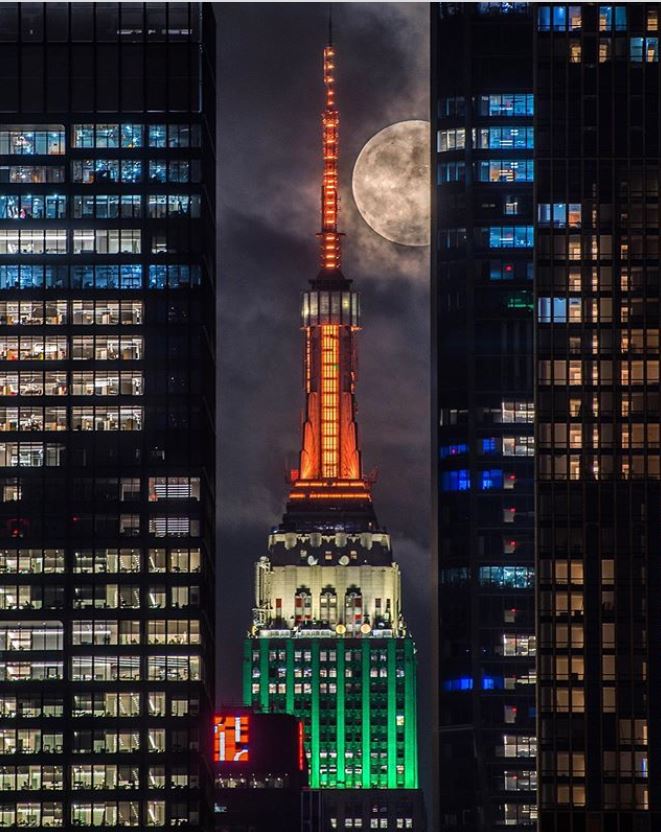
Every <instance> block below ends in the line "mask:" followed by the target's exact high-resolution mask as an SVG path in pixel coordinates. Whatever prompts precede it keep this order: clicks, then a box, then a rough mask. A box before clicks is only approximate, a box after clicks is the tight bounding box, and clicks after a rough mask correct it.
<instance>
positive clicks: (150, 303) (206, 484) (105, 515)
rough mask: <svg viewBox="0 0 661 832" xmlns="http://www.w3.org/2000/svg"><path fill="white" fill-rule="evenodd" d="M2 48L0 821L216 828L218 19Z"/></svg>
mask: <svg viewBox="0 0 661 832" xmlns="http://www.w3.org/2000/svg"><path fill="white" fill-rule="evenodd" d="M0 41H1V42H2V43H1V48H0V396H1V400H0V429H1V430H2V437H3V438H2V441H1V442H0V467H1V468H2V471H1V472H0V476H1V483H0V515H1V517H0V537H1V538H2V542H1V543H0V546H1V547H2V548H0V651H1V654H0V792H1V793H2V794H1V795H0V818H1V820H0V823H1V824H2V825H3V826H30V827H43V828H45V827H57V826H62V827H66V828H72V827H91V826H94V827H98V826H136V827H148V826H174V825H176V826H185V827H187V828H191V829H199V828H201V827H203V826H204V827H205V828H208V825H207V824H208V815H207V811H208V807H209V803H210V800H209V798H210V795H211V786H212V778H211V772H210V749H209V743H208V739H209V733H210V732H209V730H208V729H207V728H206V726H208V725H210V724H211V723H210V720H211V714H212V712H213V711H212V708H213V701H212V693H213V679H214V661H213V650H212V639H213V610H214V597H213V583H214V580H213V575H214V558H213V551H214V550H213V537H214V529H213V501H214V439H213V436H214V389H215V387H214V370H213V367H214V297H215V291H214V279H215V278H214V261H215V243H214V239H215V230H214V181H215V180H214V129H215V128H214V122H215V100H214V93H213V79H214V60H215V59H214V22H213V17H212V14H211V12H210V10H209V8H208V7H207V8H203V7H202V5H201V4H197V3H193V4H188V3H171V4H156V3H153V4H150V3H146V4H144V3H129V4H120V3H102V4H101V3H99V4H92V3H75V4H67V3H48V4H46V3H4V4H2V6H0Z"/></svg>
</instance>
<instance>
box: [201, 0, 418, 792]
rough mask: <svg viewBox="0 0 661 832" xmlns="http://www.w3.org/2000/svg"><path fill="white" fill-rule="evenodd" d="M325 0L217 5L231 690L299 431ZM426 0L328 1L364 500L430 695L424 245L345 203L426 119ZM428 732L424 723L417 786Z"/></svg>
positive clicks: (221, 625)
mask: <svg viewBox="0 0 661 832" xmlns="http://www.w3.org/2000/svg"><path fill="white" fill-rule="evenodd" d="M327 8H328V7H327V6H326V5H325V4H312V3H291V4H260V3H227V4H225V3H220V4H216V11H217V17H218V33H219V74H218V85H219V113H218V128H219V157H218V179H219V206H218V207H219V261H220V282H219V286H220V304H219V347H220V355H219V426H220V438H219V460H218V497H219V499H218V521H219V537H220V539H219V555H218V584H219V594H218V604H217V618H218V633H219V638H218V643H219V646H220V648H219V649H220V653H219V656H218V680H219V691H220V696H221V697H222V699H223V700H224V701H226V702H229V701H234V702H236V701H239V700H240V698H241V677H242V674H241V670H242V667H241V653H242V642H243V637H244V635H245V633H246V630H247V628H248V627H249V625H250V618H251V610H252V606H253V577H254V562H255V560H256V559H257V558H258V557H259V556H260V555H261V554H263V553H264V550H265V546H266V537H267V535H268V532H269V530H270V528H271V526H273V525H275V524H276V523H277V522H278V521H279V518H280V516H281V515H282V511H283V509H284V502H285V498H286V485H285V480H284V475H285V471H286V469H287V468H288V467H290V466H291V465H293V464H294V462H295V458H296V452H297V449H298V446H299V442H300V430H299V426H300V413H301V407H302V403H303V397H302V362H301V346H302V342H301V334H300V331H299V301H300V292H301V291H302V290H303V289H304V288H305V286H306V284H307V281H308V280H309V279H310V278H312V277H313V276H314V275H315V274H316V271H317V268H318V249H317V242H316V239H315V236H314V235H315V232H316V231H317V228H318V225H319V188H320V172H321V159H320V126H319V118H320V113H321V107H322V83H321V52H322V49H323V46H324V44H325V40H326V35H327ZM428 14H429V10H428V6H427V5H426V4H423V3H411V4H399V3H374V4H363V3H346V4H344V3H343V4H336V5H335V7H334V10H333V16H334V23H333V27H334V40H335V44H336V46H337V50H338V55H337V66H338V69H337V75H338V80H337V94H338V105H339V107H340V112H341V125H340V131H341V132H340V142H341V185H342V190H341V198H342V203H341V207H342V213H341V215H340V224H341V227H342V230H343V231H345V232H346V235H347V236H346V237H345V238H344V243H343V245H344V271H345V273H346V274H347V276H349V277H351V278H353V279H354V280H355V283H356V286H357V288H359V289H360V290H361V294H362V309H363V327H364V329H363V332H362V333H361V336H360V343H359V367H360V378H359V384H358V407H359V413H358V419H359V425H360V430H361V441H362V447H363V457H364V462H365V467H366V470H371V469H372V468H374V467H376V468H378V482H377V486H376V489H375V502H376V509H377V514H378V516H379V519H380V521H381V522H382V523H383V524H384V525H385V526H386V527H387V528H388V529H389V531H390V532H391V534H392V535H393V539H394V545H395V555H396V558H397V560H398V561H399V562H400V564H401V567H402V571H403V576H404V611H405V615H406V618H407V620H408V621H409V624H410V626H411V628H412V631H413V634H414V636H415V638H416V641H417V643H418V646H419V652H420V665H421V672H420V679H419V682H420V687H421V689H422V690H421V693H422V697H421V701H420V707H421V710H422V712H423V713H424V711H425V710H426V711H428V706H429V699H428V696H427V693H428V691H427V689H426V688H427V687H428V676H429V674H428V665H429V632H430V624H429V618H428V616H429V602H430V599H429V597H428V592H429V577H428V570H429V549H428V545H429V527H430V517H429V467H430V450H429V436H430V427H429V364H428V362H429V325H428V324H429V287H428V274H429V269H428V250H427V249H425V248H418V249H413V248H407V247H403V246H397V245H394V244H393V243H390V242H388V241H387V240H384V239H383V238H381V237H379V236H378V235H377V234H375V233H374V232H373V231H372V230H371V229H370V228H369V227H368V226H367V225H366V223H365V222H364V221H363V220H362V218H361V217H360V215H359V214H358V211H357V209H356V208H355V205H354V203H353V199H352V196H351V170H352V168H353V164H354V162H355V160H356V157H357V155H358V153H359V152H360V149H361V148H362V147H363V145H364V144H365V142H367V141H368V140H369V138H370V137H371V136H373V135H374V134H375V133H377V132H378V131H379V130H381V129H382V128H383V127H385V126H386V125H388V124H392V123H393V122H396V121H403V120H407V119H427V118H428V52H427V43H428V36H427V31H428ZM430 729H431V725H430V724H429V722H428V715H425V718H424V719H423V721H422V730H421V751H422V758H421V763H422V769H423V781H424V780H425V778H426V776H427V774H428V769H429V756H428V746H429V742H428V741H425V738H427V737H429V731H430Z"/></svg>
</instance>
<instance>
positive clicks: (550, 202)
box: [535, 3, 661, 832]
mask: <svg viewBox="0 0 661 832" xmlns="http://www.w3.org/2000/svg"><path fill="white" fill-rule="evenodd" d="M660 12H661V9H660V7H659V5H658V4H645V3H641V4H625V5H617V6H607V5H604V6H597V5H589V4H583V5H580V6H569V7H564V6H540V7H539V8H536V9H535V14H536V30H537V31H536V76H537V83H538V91H537V92H538V94H537V105H538V106H537V115H536V149H535V154H536V189H537V211H538V225H537V245H536V252H535V259H536V295H537V312H538V323H537V422H538V424H537V443H538V463H537V557H538V582H539V583H538V585H539V605H538V634H539V636H538V645H539V660H538V661H539V731H540V736H539V741H540V769H539V771H540V829H541V830H542V832H555V831H556V830H563V831H564V830H570V831H571V832H624V830H627V832H629V831H630V830H636V832H647V831H648V830H654V829H657V828H659V824H660V823H661V750H660V747H659V741H658V739H659V728H660V727H661V711H660V710H659V706H658V704H657V703H658V698H657V687H658V685H657V681H658V679H659V674H660V673H661V662H660V661H659V655H660V653H659V648H660V647H661V644H660V640H661V627H660V623H661V622H660V619H659V615H660V612H659V604H658V600H657V595H658V589H659V586H660V584H661V574H660V572H659V564H658V557H657V548H658V539H659V496H660V485H659V479H660V477H661V468H660V464H661V463H660V457H659V438H658V431H659V424H658V423H659V381H658V375H657V368H658V364H659V239H658V216H657V215H658V210H659V176H660V171H659V142H660V139H661V135H660V129H659V85H660V82H661V79H660V76H659V66H660V64H659V14H660Z"/></svg>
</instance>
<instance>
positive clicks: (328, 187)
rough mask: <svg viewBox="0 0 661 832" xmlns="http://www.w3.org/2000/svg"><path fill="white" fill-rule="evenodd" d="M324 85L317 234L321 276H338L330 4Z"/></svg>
mask: <svg viewBox="0 0 661 832" xmlns="http://www.w3.org/2000/svg"><path fill="white" fill-rule="evenodd" d="M324 87H325V88H326V100H325V108H324V112H323V113H322V116H321V134H322V151H323V160H324V171H323V177H322V181H321V232H320V233H319V235H318V236H319V239H320V243H321V274H320V277H324V276H331V275H337V274H338V273H339V271H340V266H341V245H340V238H341V234H340V233H339V232H338V230H337V215H338V213H339V210H340V206H339V203H340V199H339V193H338V190H339V183H338V172H337V165H338V158H339V132H340V114H339V112H338V110H337V107H336V105H335V47H334V46H333V21H332V17H331V10H330V7H329V14H328V45H327V46H326V47H325V49H324Z"/></svg>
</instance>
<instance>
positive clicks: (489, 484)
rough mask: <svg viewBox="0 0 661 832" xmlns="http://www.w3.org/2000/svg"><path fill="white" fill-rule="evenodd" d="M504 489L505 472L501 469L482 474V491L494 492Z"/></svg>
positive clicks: (482, 472)
mask: <svg viewBox="0 0 661 832" xmlns="http://www.w3.org/2000/svg"><path fill="white" fill-rule="evenodd" d="M502 487H503V472H502V471H501V470H500V469H499V468H493V469H491V470H489V471H481V472H480V490H481V491H492V490H493V489H494V488H502Z"/></svg>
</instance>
